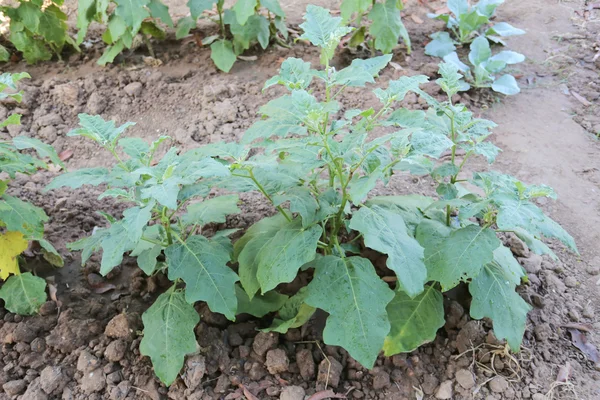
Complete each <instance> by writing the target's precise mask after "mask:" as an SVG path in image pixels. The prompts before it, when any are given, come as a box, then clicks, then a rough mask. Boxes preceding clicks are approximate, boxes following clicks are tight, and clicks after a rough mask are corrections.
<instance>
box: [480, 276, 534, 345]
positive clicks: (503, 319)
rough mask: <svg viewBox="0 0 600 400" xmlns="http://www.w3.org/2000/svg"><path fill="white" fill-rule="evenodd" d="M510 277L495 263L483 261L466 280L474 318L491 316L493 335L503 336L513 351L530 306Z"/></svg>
mask: <svg viewBox="0 0 600 400" xmlns="http://www.w3.org/2000/svg"><path fill="white" fill-rule="evenodd" d="M511 279H512V277H511V275H510V274H507V273H506V271H504V270H502V269H501V268H499V267H498V266H497V265H495V264H488V265H486V266H485V267H484V268H483V270H482V271H481V273H480V274H479V275H478V276H477V277H476V278H474V279H473V281H472V282H471V283H470V284H469V291H470V292H471V295H472V296H473V301H472V302H471V311H470V313H471V317H472V318H475V319H481V318H484V317H488V318H490V319H491V320H492V322H493V324H494V333H495V335H496V337H497V338H498V339H506V340H507V341H508V344H509V346H510V348H511V349H512V350H513V351H515V352H516V351H519V347H520V346H521V341H522V340H523V334H524V333H525V325H526V322H527V313H528V312H529V310H530V309H531V307H530V306H529V304H527V303H526V302H525V300H523V299H522V298H521V296H519V294H518V293H517V292H515V284H514V283H512V282H511Z"/></svg>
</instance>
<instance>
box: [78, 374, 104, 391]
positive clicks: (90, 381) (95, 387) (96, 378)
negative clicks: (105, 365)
mask: <svg viewBox="0 0 600 400" xmlns="http://www.w3.org/2000/svg"><path fill="white" fill-rule="evenodd" d="M105 386H106V377H105V376H104V372H103V371H102V369H101V368H98V369H95V370H93V371H90V372H86V373H84V374H83V377H82V378H81V390H83V391H84V392H85V393H88V394H89V393H94V392H100V391H101V390H103V389H104V387H105Z"/></svg>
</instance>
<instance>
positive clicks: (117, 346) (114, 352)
mask: <svg viewBox="0 0 600 400" xmlns="http://www.w3.org/2000/svg"><path fill="white" fill-rule="evenodd" d="M126 352H127V343H125V341H124V340H122V339H117V340H113V341H112V342H110V344H109V345H108V346H107V347H106V350H104V357H106V358H107V359H108V361H110V362H119V361H121V360H122V359H123V357H125V353H126Z"/></svg>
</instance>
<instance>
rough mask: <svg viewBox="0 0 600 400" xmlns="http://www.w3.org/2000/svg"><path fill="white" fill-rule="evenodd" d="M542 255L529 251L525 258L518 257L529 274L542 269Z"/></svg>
mask: <svg viewBox="0 0 600 400" xmlns="http://www.w3.org/2000/svg"><path fill="white" fill-rule="evenodd" d="M542 261H544V260H543V258H542V256H540V255H538V254H535V253H531V254H530V255H529V257H527V258H519V262H520V263H521V265H522V266H523V268H525V271H527V273H529V274H537V273H538V272H540V271H541V270H542Z"/></svg>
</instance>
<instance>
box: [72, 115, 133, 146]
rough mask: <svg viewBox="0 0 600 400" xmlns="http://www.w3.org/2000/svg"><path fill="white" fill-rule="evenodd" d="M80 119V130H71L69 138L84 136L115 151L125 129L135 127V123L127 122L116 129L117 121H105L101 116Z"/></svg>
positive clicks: (86, 116) (81, 117)
mask: <svg viewBox="0 0 600 400" xmlns="http://www.w3.org/2000/svg"><path fill="white" fill-rule="evenodd" d="M78 117H79V125H80V128H75V129H73V130H71V131H70V132H68V133H67V136H84V137H87V138H90V139H92V140H94V141H95V142H97V143H98V144H100V145H101V146H104V147H107V148H109V149H114V146H115V144H116V142H117V139H118V138H119V136H120V135H121V134H122V133H123V132H125V129H127V128H129V127H130V126H133V125H135V123H133V122H126V123H124V124H123V125H121V126H119V127H116V126H115V121H105V120H104V119H103V118H102V117H101V116H99V115H89V114H79V115H78Z"/></svg>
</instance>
